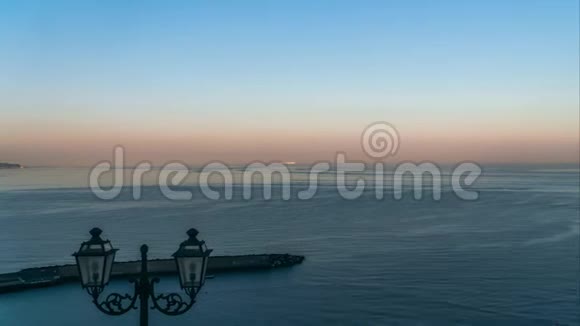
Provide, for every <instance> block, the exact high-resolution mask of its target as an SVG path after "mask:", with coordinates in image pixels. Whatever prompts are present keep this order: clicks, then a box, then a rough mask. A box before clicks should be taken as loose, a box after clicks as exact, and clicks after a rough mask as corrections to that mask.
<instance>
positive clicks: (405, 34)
mask: <svg viewBox="0 0 580 326" xmlns="http://www.w3.org/2000/svg"><path fill="white" fill-rule="evenodd" d="M578 23H579V22H578V2H577V1H575V0H568V1H567V0H559V1H548V0H546V1H530V0H518V1H459V0H457V1H428V0H425V1H418V0H415V1H413V0H411V1H403V0H400V1H386V0H385V1H354V0H352V1H330V0H328V1H312V0H309V1H3V2H1V3H0V42H1V44H2V45H1V51H0V72H1V74H0V110H1V112H2V115H3V116H4V117H5V119H4V123H5V125H4V128H5V132H6V130H12V131H8V134H7V135H5V136H6V137H10V138H12V142H11V141H8V140H6V138H5V139H4V140H3V141H2V143H0V150H1V149H2V148H3V147H1V146H4V148H10V149H13V148H14V146H15V145H17V144H18V143H19V140H18V139H17V138H19V137H21V136H22V135H21V134H20V133H19V131H18V130H20V131H22V130H23V128H24V127H25V126H33V127H35V128H41V129H42V128H46V130H45V132H46V133H50V131H51V130H52V129H51V128H56V129H58V130H67V128H69V129H71V131H70V132H71V133H75V132H78V130H75V126H82V128H80V129H84V130H86V132H87V133H88V131H90V130H95V131H97V129H98V128H99V127H102V128H104V130H109V129H115V128H116V127H119V126H121V127H124V128H126V130H133V132H134V133H135V135H134V136H135V137H136V135H139V134H140V133H144V132H146V130H145V129H148V128H149V129H150V130H154V131H155V132H157V131H159V132H163V131H164V130H165V128H167V126H168V124H167V123H168V122H167V121H169V122H171V123H173V124H174V125H175V129H176V130H181V131H180V133H179V134H180V135H182V136H183V135H185V134H187V131H186V130H185V128H186V127H185V126H186V125H188V126H190V127H192V128H207V129H214V128H218V127H219V126H220V125H223V124H225V125H227V126H229V127H230V128H232V126H233V125H235V124H239V126H237V127H239V128H241V129H243V128H252V127H254V126H260V125H261V126H264V125H269V126H272V127H276V128H281V129H285V130H302V129H308V128H317V126H320V124H321V123H322V122H325V123H329V124H332V125H333V126H335V127H336V129H341V128H348V125H349V123H352V124H353V127H352V128H353V130H354V129H357V130H358V128H360V126H364V124H366V123H370V122H372V121H376V120H388V121H391V122H393V123H394V124H396V125H400V126H401V127H402V128H403V129H405V128H406V130H408V132H409V133H412V132H414V130H415V129H421V127H422V126H425V125H426V124H429V121H435V122H436V123H447V124H449V125H459V124H461V123H470V122H472V121H479V122H482V121H483V122H488V123H489V125H493V123H495V122H498V124H499V125H500V127H501V128H500V129H501V131H502V132H503V133H509V130H510V128H511V127H512V126H513V127H514V128H516V129H518V132H520V133H522V132H524V131H522V130H520V129H521V124H527V125H529V126H530V130H536V132H538V130H539V131H540V132H543V133H545V134H546V135H555V134H557V138H558V139H560V138H562V137H564V138H566V137H567V136H570V137H572V136H573V133H576V135H577V131H578V124H577V120H578V78H579V77H578V68H579V67H578V55H579V52H578V46H579V45H578V37H579V35H578V27H579V26H578ZM113 118H114V121H116V122H113V127H111V126H110V125H108V124H111V121H112V120H113ZM498 120H502V121H498ZM161 121H165V122H161ZM44 123H50V125H51V126H52V127H48V125H44ZM466 128H468V129H469V126H468V127H466ZM329 129H331V130H334V129H333V128H329ZM460 129H461V128H460ZM37 130H38V129H37ZM308 130H309V129H308ZM331 132H334V131H331ZM559 133H564V135H563V136H562V135H561V134H559ZM84 136H85V137H87V138H90V135H88V134H87V135H84ZM412 136H413V135H412ZM418 136H419V135H417V137H418ZM484 136H485V135H484ZM525 137H527V135H526V134H525V133H524V134H521V135H520V138H525ZM10 153H12V156H17V155H16V154H14V150H12V151H11V152H10ZM15 158H16V159H17V157H15Z"/></svg>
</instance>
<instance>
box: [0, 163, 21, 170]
mask: <svg viewBox="0 0 580 326" xmlns="http://www.w3.org/2000/svg"><path fill="white" fill-rule="evenodd" d="M22 168H23V166H22V165H20V164H16V163H2V162H0V169H22Z"/></svg>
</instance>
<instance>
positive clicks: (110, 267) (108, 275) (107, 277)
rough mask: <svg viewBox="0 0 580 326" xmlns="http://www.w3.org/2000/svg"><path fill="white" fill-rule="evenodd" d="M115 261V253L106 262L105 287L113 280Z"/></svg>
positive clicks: (110, 254)
mask: <svg viewBox="0 0 580 326" xmlns="http://www.w3.org/2000/svg"><path fill="white" fill-rule="evenodd" d="M114 261H115V252H114V251H113V252H111V253H109V255H108V256H107V258H106V260H105V272H104V273H105V275H104V276H103V285H107V284H109V280H110V279H111V271H112V270H113V262H114Z"/></svg>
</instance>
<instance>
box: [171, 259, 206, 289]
mask: <svg viewBox="0 0 580 326" xmlns="http://www.w3.org/2000/svg"><path fill="white" fill-rule="evenodd" d="M176 260H177V267H178V268H179V279H180V280H181V286H182V287H184V288H193V287H199V286H200V285H201V279H202V276H203V275H202V273H203V271H204V270H203V263H204V257H176Z"/></svg>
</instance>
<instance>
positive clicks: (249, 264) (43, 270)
mask: <svg viewBox="0 0 580 326" xmlns="http://www.w3.org/2000/svg"><path fill="white" fill-rule="evenodd" d="M303 261H304V256H296V255H290V254H262V255H239V256H213V257H210V259H209V262H208V267H207V270H208V273H210V274H218V273H225V272H239V271H253V270H266V269H274V268H281V267H289V266H293V265H297V264H300V263H302V262H303ZM140 268H141V265H140V261H130V262H115V263H114V265H113V271H112V275H111V276H112V277H113V278H120V277H130V276H133V275H137V274H139V272H140ZM149 272H150V273H152V274H157V275H172V274H176V273H177V268H176V265H175V261H174V260H173V259H157V260H150V261H149ZM78 279H79V274H78V269H77V266H76V265H74V264H70V265H60V266H48V267H38V268H28V269H23V270H21V271H19V272H16V273H7V274H0V293H7V292H15V291H22V290H26V289H34V288H41V287H48V286H55V285H58V284H62V283H66V282H74V281H78Z"/></svg>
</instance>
